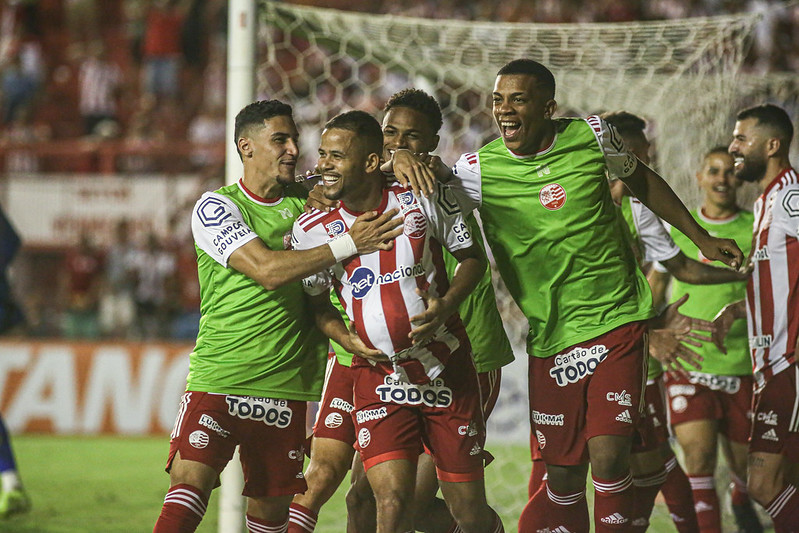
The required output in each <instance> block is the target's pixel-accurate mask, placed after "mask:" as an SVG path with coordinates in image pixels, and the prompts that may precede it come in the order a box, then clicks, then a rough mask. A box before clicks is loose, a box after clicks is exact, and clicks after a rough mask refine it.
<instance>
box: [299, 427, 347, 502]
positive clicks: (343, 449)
mask: <svg viewBox="0 0 799 533" xmlns="http://www.w3.org/2000/svg"><path fill="white" fill-rule="evenodd" d="M354 454H355V450H354V449H353V447H352V445H351V444H348V443H346V442H342V441H340V440H335V439H325V438H317V437H314V438H313V439H312V440H311V460H310V461H309V463H308V468H306V470H305V479H306V481H307V482H308V485H309V488H310V489H316V490H319V491H321V492H330V495H331V496H332V492H335V490H336V488H337V487H338V485H339V484H340V483H341V481H342V480H343V479H344V476H346V474H347V471H348V470H349V469H350V465H351V464H352V456H353V455H354Z"/></svg>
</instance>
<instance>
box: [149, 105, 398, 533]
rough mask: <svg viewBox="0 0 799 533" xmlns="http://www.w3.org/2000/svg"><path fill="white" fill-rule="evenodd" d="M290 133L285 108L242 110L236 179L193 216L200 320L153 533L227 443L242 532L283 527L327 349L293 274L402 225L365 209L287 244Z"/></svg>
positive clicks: (198, 506)
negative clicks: (234, 465)
mask: <svg viewBox="0 0 799 533" xmlns="http://www.w3.org/2000/svg"><path fill="white" fill-rule="evenodd" d="M298 137H299V136H298V133H297V128H296V126H295V124H294V121H293V119H292V114H291V107H290V106H289V105H287V104H284V103H282V102H280V101H277V100H267V101H260V102H255V103H253V104H250V105H248V106H246V107H244V109H242V110H241V111H240V112H239V114H238V116H237V117H236V126H235V142H236V147H237V149H238V152H239V156H240V157H241V160H242V162H243V165H244V176H243V177H242V179H241V180H239V181H238V182H237V183H235V184H232V185H228V186H225V187H222V188H221V189H218V190H217V191H215V192H208V193H205V194H203V196H202V197H201V198H200V199H199V201H198V202H197V204H196V205H195V207H194V210H193V212H192V232H193V234H194V239H195V246H196V249H197V264H198V271H199V279H200V291H201V298H202V304H201V312H202V318H201V320H200V333H199V335H198V337H197V343H196V346H195V348H194V351H193V352H192V353H191V355H190V356H189V357H190V359H189V361H190V363H189V375H188V383H187V392H186V393H185V394H184V395H183V398H182V399H181V402H180V408H179V410H178V417H177V420H176V422H175V428H174V429H173V432H172V436H171V441H170V452H169V459H168V461H167V471H168V472H169V474H170V489H169V491H168V493H167V495H166V498H165V500H164V505H163V508H162V510H161V515H160V516H159V518H158V521H157V523H156V524H155V529H154V531H155V532H158V533H161V532H178V531H180V532H184V531H194V530H195V529H196V527H197V525H198V524H199V522H200V521H201V520H202V517H203V514H204V513H205V508H206V505H207V502H208V497H209V495H210V493H211V490H212V489H213V487H214V486H215V485H216V483H217V480H218V475H219V473H220V472H221V471H222V469H223V468H224V467H225V465H226V464H227V463H228V461H229V460H230V458H231V456H232V454H233V450H234V448H235V447H236V446H237V445H238V446H239V448H240V453H241V462H242V468H243V470H244V478H245V483H244V495H245V496H247V498H248V499H247V527H248V528H249V529H250V531H268V530H275V531H278V530H280V529H282V528H285V527H286V526H285V524H286V522H287V517H288V508H289V503H290V502H291V498H292V497H293V495H294V494H295V493H297V492H302V491H303V490H305V482H304V480H303V478H302V464H303V457H304V454H303V442H304V439H305V402H306V401H309V400H316V399H318V398H319V390H320V389H321V382H322V374H323V371H324V356H325V353H326V349H325V348H326V344H327V343H326V341H325V339H324V337H323V336H322V335H321V333H320V332H319V331H318V330H317V329H315V328H314V326H313V317H312V314H311V313H310V311H308V310H307V308H306V305H305V297H304V295H303V291H302V285H301V283H300V282H299V281H300V280H301V279H302V278H303V277H305V276H308V275H310V274H312V273H314V272H317V271H318V270H319V269H322V268H326V267H329V266H331V265H333V264H335V263H336V261H339V260H342V259H345V258H347V257H350V256H352V255H355V254H356V253H358V252H371V251H375V250H378V249H379V250H388V249H390V248H391V246H392V242H391V241H392V239H393V238H394V237H396V236H397V235H398V234H399V233H401V231H402V229H401V228H396V226H397V225H398V224H400V223H401V221H400V220H399V219H395V220H391V218H392V217H393V216H394V215H396V214H397V212H398V211H391V210H386V212H385V213H384V214H382V215H380V216H378V215H377V214H376V213H374V212H368V213H365V214H364V215H362V216H361V217H358V220H356V221H355V222H354V223H353V225H352V230H351V231H350V233H349V234H348V235H347V236H344V237H342V238H341V239H339V240H336V241H335V242H331V243H329V244H324V245H321V246H317V247H314V248H312V249H309V250H306V251H302V252H297V251H291V250H287V248H288V247H289V245H290V233H291V227H292V224H293V223H294V220H295V219H296V217H297V216H298V215H299V214H300V213H302V208H303V204H304V202H305V194H304V190H303V189H302V188H301V187H299V186H298V185H296V184H295V183H294V171H295V167H296V163H297V156H298V150H297V140H298ZM270 528H272V529H270Z"/></svg>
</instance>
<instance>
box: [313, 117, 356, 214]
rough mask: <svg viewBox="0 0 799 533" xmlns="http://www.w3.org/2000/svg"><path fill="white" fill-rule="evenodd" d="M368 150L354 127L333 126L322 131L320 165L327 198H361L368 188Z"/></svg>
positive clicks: (318, 165) (319, 168) (318, 163)
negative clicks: (351, 129)
mask: <svg viewBox="0 0 799 533" xmlns="http://www.w3.org/2000/svg"><path fill="white" fill-rule="evenodd" d="M366 151H367V150H366V149H365V147H364V146H363V143H361V142H359V141H358V139H357V136H356V133H355V132H354V131H350V130H345V129H340V128H330V129H326V130H324V131H323V132H322V139H321V141H320V144H319V161H318V162H317V164H316V167H317V169H318V170H319V172H320V173H321V174H322V185H323V187H324V189H323V193H324V195H325V197H326V198H327V199H329V200H342V199H343V200H346V199H347V198H357V197H358V196H359V195H361V194H362V193H364V192H365V191H366V190H367V180H366V179H365V174H366V163H367V157H368V155H369V154H366V153H365V152H366Z"/></svg>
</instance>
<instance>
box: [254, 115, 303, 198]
mask: <svg viewBox="0 0 799 533" xmlns="http://www.w3.org/2000/svg"><path fill="white" fill-rule="evenodd" d="M298 140H299V133H298V132H297V126H296V125H295V124H294V120H292V118H291V117H290V116H287V115H278V116H275V117H272V118H268V119H266V120H264V123H263V127H260V126H258V125H256V126H252V127H250V128H248V130H247V131H246V132H245V133H244V135H242V137H241V139H240V140H239V151H240V152H241V153H242V154H243V155H246V156H248V157H249V159H250V162H251V163H250V164H252V165H254V166H255V167H256V171H257V173H258V175H260V176H264V177H265V178H267V179H270V180H271V179H276V180H277V182H278V183H280V184H281V185H284V186H285V185H289V184H291V183H293V182H294V174H295V170H296V168H297V157H298V156H299V148H298V147H297V141H298Z"/></svg>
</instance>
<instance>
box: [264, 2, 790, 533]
mask: <svg viewBox="0 0 799 533" xmlns="http://www.w3.org/2000/svg"><path fill="white" fill-rule="evenodd" d="M260 17H261V19H260V25H259V37H258V40H259V56H258V72H257V75H258V97H259V98H267V97H268V98H279V99H284V100H286V101H288V102H291V103H292V104H293V105H294V109H295V118H296V119H297V122H298V125H299V127H300V131H301V134H302V137H301V142H302V147H301V149H302V153H303V159H302V164H303V165H304V168H311V167H312V166H313V165H314V163H315V161H316V149H317V147H318V135H319V133H320V132H321V127H322V125H323V124H324V122H325V121H326V120H327V119H329V118H331V117H333V116H334V115H336V114H337V113H339V112H341V111H344V110H348V109H363V110H365V111H370V112H374V113H375V114H376V115H378V118H382V117H381V113H380V110H381V109H382V107H383V104H384V103H385V101H386V100H387V99H388V97H389V96H390V95H391V94H393V93H394V92H396V91H398V90H400V89H403V88H405V87H411V86H412V87H418V88H422V89H425V90H426V91H428V92H429V93H430V94H432V95H433V96H435V97H436V99H437V100H438V101H439V103H440V104H441V107H442V110H443V114H444V127H443V130H442V132H441V139H442V142H441V145H440V146H439V149H438V154H439V155H441V156H442V158H443V159H444V161H446V162H450V163H454V161H455V159H456V158H457V157H458V155H460V153H462V152H466V151H471V150H474V149H476V148H478V147H479V146H481V145H482V144H484V143H485V142H487V141H488V140H491V139H493V138H495V137H496V136H497V132H496V127H495V125H494V123H493V120H492V118H491V114H490V98H489V95H490V92H491V88H492V86H493V82H494V78H495V75H496V72H497V70H498V69H499V68H500V67H501V66H502V65H504V64H505V63H506V62H508V61H510V60H512V59H515V58H519V57H527V58H531V59H535V60H538V61H540V62H542V63H544V64H545V65H547V66H548V67H549V68H550V69H551V70H552V72H553V74H554V75H555V79H556V81H557V84H558V87H557V93H556V100H557V101H558V102H559V106H560V114H563V115H577V116H584V115H587V114H590V113H597V112H602V111H610V110H619V109H626V110H628V111H630V112H633V113H636V114H639V115H641V116H644V117H646V118H647V119H648V120H649V121H650V123H651V125H652V128H651V130H652V131H651V133H652V134H653V136H654V138H655V142H656V146H657V161H658V163H657V166H658V167H659V168H660V170H661V171H662V174H663V175H664V177H665V178H666V179H667V180H668V181H669V182H670V183H671V185H672V187H674V188H675V189H676V190H677V192H678V194H679V195H680V196H681V198H682V199H683V200H684V201H685V202H686V203H687V204H688V205H689V206H691V207H693V206H695V205H696V202H697V200H698V191H697V187H696V185H695V180H694V177H693V176H694V173H695V171H696V166H697V165H698V162H699V159H700V156H701V155H702V154H703V153H704V152H705V151H706V150H707V149H708V148H710V147H712V146H714V145H717V144H724V143H726V142H728V141H729V138H730V134H731V131H732V123H733V121H734V114H735V110H737V109H739V108H740V106H741V105H743V104H753V103H758V102H759V100H758V99H757V98H759V97H762V98H761V99H766V100H771V101H774V102H775V103H781V104H782V103H784V102H792V105H793V106H794V116H795V110H796V109H795V106H796V80H795V76H794V77H793V78H791V79H790V80H789V79H787V78H786V79H784V80H781V81H779V82H777V81H774V82H772V83H769V82H767V81H766V80H763V79H758V80H754V81H747V82H746V84H744V85H743V86H740V85H739V81H740V80H739V78H738V70H739V68H740V65H741V63H742V61H743V58H744V54H745V51H746V50H745V49H746V47H747V45H748V43H749V40H750V36H751V34H752V30H753V28H754V26H755V24H756V23H757V20H758V15H753V14H742V15H731V16H723V17H712V18H695V19H690V20H672V21H662V22H640V23H624V24H528V23H521V24H502V23H496V22H490V23H489V22H464V21H455V20H428V19H415V18H406V17H397V16H389V15H374V14H362V13H353V12H342V11H335V10H329V9H321V8H312V7H302V6H294V5H288V4H283V3H277V2H270V1H264V2H262V4H261V9H260ZM742 87H744V88H745V90H746V91H748V92H742V91H741V88H742ZM791 95H793V96H791ZM780 98H781V99H782V100H780ZM791 98H793V100H791ZM789 111H790V109H789ZM500 300H501V301H500V307H501V308H502V310H503V311H504V313H505V314H506V317H505V318H506V323H507V324H508V326H509V327H508V329H509V331H511V332H512V334H513V337H514V339H513V340H514V341H515V342H518V341H521V340H522V338H523V335H524V332H525V331H526V324H525V322H524V320H523V319H522V320H521V321H518V315H517V314H516V312H517V311H516V312H514V310H515V305H514V304H513V303H512V301H510V299H509V298H508V297H507V295H506V294H500ZM519 344H520V345H521V348H520V350H519V353H523V350H524V348H523V344H521V343H519ZM523 359H524V358H522V361H521V362H520V363H519V365H518V366H517V367H514V369H513V370H512V371H510V372H506V373H505V374H504V375H503V392H502V395H503V396H502V397H501V399H500V404H499V405H498V407H497V410H496V411H495V413H494V415H492V424H493V427H494V429H495V430H496V429H499V431H501V433H502V435H503V439H502V440H503V441H505V442H507V441H508V440H516V442H519V441H522V442H521V444H520V445H521V446H523V445H524V444H523V442H524V440H525V439H526V437H527V431H529V427H528V425H527V405H526V361H524V360H523ZM490 438H491V437H490ZM490 447H491V446H490V443H489V448H490ZM517 457H518V454H517ZM522 457H523V454H522ZM517 460H518V459H517ZM500 472H502V473H501V474H500ZM528 473H529V470H527V469H526V468H524V467H522V466H521V465H519V464H518V463H514V462H513V461H510V460H508V459H507V458H505V457H503V456H502V455H501V454H497V460H496V461H495V463H494V465H492V466H491V468H490V469H489V472H487V486H488V493H489V498H490V500H491V503H492V505H494V506H495V508H497V510H498V511H499V512H500V513H501V514H502V515H503V517H504V518H505V519H506V527H507V528H508V529H507V530H508V531H514V530H515V522H514V521H515V519H517V518H518V515H519V512H520V511H521V508H522V506H523V505H524V503H525V502H526V481H527V480H526V475H527V474H528ZM659 512H661V513H662V512H664V511H662V510H661V511H659ZM323 514H324V511H323ZM321 524H322V520H320V526H321ZM341 524H342V522H339V523H338V524H337V525H341ZM342 527H343V526H342ZM320 530H321V529H320ZM333 530H336V529H335V527H333V528H332V529H330V531H333Z"/></svg>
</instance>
